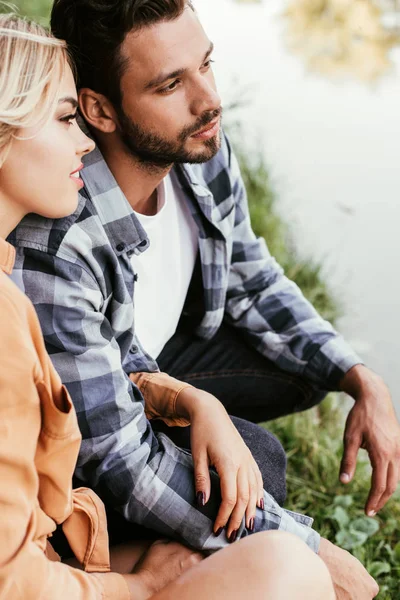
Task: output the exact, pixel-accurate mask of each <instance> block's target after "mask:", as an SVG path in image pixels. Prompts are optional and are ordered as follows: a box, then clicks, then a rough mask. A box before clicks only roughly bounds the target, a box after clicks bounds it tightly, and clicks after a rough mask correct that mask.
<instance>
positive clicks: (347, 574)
mask: <svg viewBox="0 0 400 600" xmlns="http://www.w3.org/2000/svg"><path fill="white" fill-rule="evenodd" d="M318 554H319V556H320V558H322V560H323V561H324V563H325V564H326V566H327V567H328V570H329V573H330V574H331V577H332V581H333V585H334V588H335V592H336V598H337V600H371V599H372V598H375V596H377V594H378V593H379V586H378V584H377V583H376V581H375V579H373V578H372V577H371V576H370V575H369V574H368V572H367V571H366V569H365V568H364V567H363V565H362V564H361V563H360V561H358V560H357V559H356V558H355V557H354V556H352V555H351V554H349V552H346V550H342V549H341V548H338V547H337V546H335V545H334V544H331V542H328V540H326V539H324V538H321V545H320V548H319V553H318Z"/></svg>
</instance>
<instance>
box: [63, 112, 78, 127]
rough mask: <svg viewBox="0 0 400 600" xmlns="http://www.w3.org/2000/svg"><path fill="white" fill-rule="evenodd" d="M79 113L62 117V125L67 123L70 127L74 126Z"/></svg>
mask: <svg viewBox="0 0 400 600" xmlns="http://www.w3.org/2000/svg"><path fill="white" fill-rule="evenodd" d="M76 117H77V113H73V114H70V115H65V117H61V118H60V121H61V122H62V123H67V124H68V125H73V124H74V122H75V121H76Z"/></svg>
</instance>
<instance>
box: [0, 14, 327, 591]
mask: <svg viewBox="0 0 400 600" xmlns="http://www.w3.org/2000/svg"><path fill="white" fill-rule="evenodd" d="M76 109H77V94H76V89H75V84H74V78H73V75H72V70H71V66H70V62H69V58H68V55H67V51H66V49H65V45H64V44H63V43H62V42H59V41H57V40H55V39H53V38H52V37H50V36H49V35H48V34H47V33H46V32H45V31H44V30H43V29H42V28H40V27H39V26H37V25H35V24H32V23H28V22H26V21H23V20H21V19H18V18H17V17H15V16H12V15H2V16H0V540H1V543H0V597H1V598H4V599H7V600H8V599H10V600H11V599H12V600H18V599H22V598H23V599H24V600H30V599H32V600H33V599H35V600H36V599H37V598H43V599H44V600H46V599H50V598H51V599H52V600H53V599H55V598H73V599H74V600H80V599H82V600H92V599H93V600H94V599H100V598H113V599H115V600H119V599H121V600H129V599H130V598H132V599H133V598H134V599H135V600H144V599H145V598H154V600H156V599H157V600H169V599H171V600H172V599H173V598H182V600H183V599H186V598H191V599H196V598H200V597H201V598H204V597H206V598H221V597H225V596H227V597H228V596H229V597H230V598H234V599H235V598H243V597H245V596H248V595H250V597H257V598H258V597H273V598H276V599H278V598H282V599H283V598H289V597H290V598H309V599H313V598H315V599H317V598H320V597H322V595H324V597H325V596H326V597H327V598H331V597H332V598H333V597H334V593H333V588H332V583H331V580H330V577H329V574H328V571H327V569H326V568H325V566H324V565H323V563H322V561H321V560H320V559H319V558H318V557H317V556H316V555H315V554H313V553H312V552H311V551H310V550H309V549H308V548H307V547H306V546H305V545H304V544H303V543H302V542H300V541H299V540H297V539H296V538H294V537H292V536H289V535H288V534H284V533H278V532H271V533H266V534H258V535H254V536H251V537H250V538H248V539H246V540H245V541H243V542H240V543H238V544H236V545H235V546H232V547H231V548H229V549H228V550H224V551H223V552H221V553H219V554H218V555H216V556H213V557H211V558H208V559H206V560H204V561H202V557H201V556H200V555H199V554H198V553H195V552H193V551H192V550H189V549H188V548H185V547H184V546H182V545H180V544H178V543H175V542H163V541H158V542H156V543H154V544H152V545H151V546H150V547H149V546H148V545H147V546H146V545H141V546H140V545H136V546H135V545H134V544H131V545H127V546H125V547H116V548H112V549H111V551H109V548H108V538H107V528H106V522H105V516H104V507H103V505H102V503H101V501H100V500H99V498H98V497H97V496H96V495H95V494H94V493H93V492H92V491H91V490H88V489H85V488H80V489H79V490H74V491H73V490H72V485H71V481H72V474H73V471H74V466H75V462H76V458H77V455H78V449H79V444H80V440H81V437H80V434H79V430H78V426H77V421H76V415H75V411H74V408H73V406H72V403H71V400H70V398H69V395H68V392H67V391H66V389H65V388H64V386H63V385H62V384H61V381H60V379H59V377H58V375H57V373H56V372H55V370H54V368H53V367H52V364H51V362H50V359H49V357H48V355H47V354H46V351H45V347H44V342H43V338H42V335H41V332H40V328H39V325H38V320H37V317H36V314H35V312H34V309H33V307H32V305H31V304H30V302H29V300H28V299H27V298H26V297H25V296H24V295H23V294H22V293H21V292H20V291H19V289H18V288H17V287H16V286H15V285H14V284H13V283H12V282H11V280H10V279H9V278H8V277H7V275H9V274H10V273H11V271H12V267H13V261H14V249H13V248H12V246H10V245H9V244H8V243H7V242H6V241H5V238H6V237H7V236H8V235H9V233H10V232H11V231H12V230H13V229H14V228H15V226H16V225H17V224H18V223H19V221H20V220H21V219H22V218H23V217H24V216H25V215H26V214H28V213H37V214H39V215H41V216H44V217H48V218H51V219H57V218H60V217H63V216H65V215H68V214H71V213H72V212H73V211H74V210H75V208H76V206H77V201H78V190H79V189H80V188H81V187H82V185H83V183H82V180H81V179H80V177H79V171H80V169H81V168H82V161H81V159H82V156H83V155H84V154H86V153H88V152H90V151H91V150H92V149H93V142H92V141H91V140H90V139H89V138H87V137H86V136H85V135H84V134H83V133H82V132H81V131H80V129H79V127H78V125H77V123H76ZM50 194H51V196H50ZM48 197H52V198H58V202H57V204H55V205H54V204H51V203H49V202H47V201H46V198H48ZM58 524H62V525H63V530H64V533H65V535H66V537H67V539H68V541H69V543H70V546H71V548H72V549H73V551H74V554H75V556H76V560H77V564H76V566H78V567H79V568H73V567H72V566H70V565H67V564H64V563H62V562H61V561H60V558H59V557H58V555H57V554H56V553H55V552H54V550H53V549H52V547H51V545H50V543H49V541H48V540H49V539H50V540H51V536H52V534H53V532H54V531H55V529H56V526H57V525H58ZM200 561H201V564H200V565H197V563H199V562H200ZM110 562H111V567H112V571H111V570H110ZM191 567H193V568H191ZM184 571H187V573H185V575H184V577H183V578H181V577H180V576H181V574H182V573H183V572H184ZM288 571H289V572H291V574H292V576H291V579H290V581H287V577H286V576H285V573H287V572H288ZM121 573H122V574H121ZM307 574H310V577H306V576H305V575H307ZM311 575H312V577H311Z"/></svg>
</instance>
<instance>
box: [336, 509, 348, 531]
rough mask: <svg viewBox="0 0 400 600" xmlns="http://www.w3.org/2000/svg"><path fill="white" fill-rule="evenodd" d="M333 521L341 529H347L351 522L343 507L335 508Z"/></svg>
mask: <svg viewBox="0 0 400 600" xmlns="http://www.w3.org/2000/svg"><path fill="white" fill-rule="evenodd" d="M332 519H334V520H335V521H336V522H337V523H338V525H339V528H340V529H346V527H347V525H348V524H349V522H350V518H349V515H348V514H347V512H346V511H345V509H344V508H343V507H342V506H336V507H335V510H334V511H333V514H332Z"/></svg>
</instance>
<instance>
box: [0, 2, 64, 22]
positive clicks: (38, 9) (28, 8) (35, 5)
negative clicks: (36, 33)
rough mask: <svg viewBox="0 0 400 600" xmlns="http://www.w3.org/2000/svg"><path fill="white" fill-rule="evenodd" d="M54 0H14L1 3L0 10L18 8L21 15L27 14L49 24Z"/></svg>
mask: <svg viewBox="0 0 400 600" xmlns="http://www.w3.org/2000/svg"><path fill="white" fill-rule="evenodd" d="M51 5H52V0H12V1H10V2H7V3H1V4H0V12H9V11H10V10H15V9H16V10H17V12H18V13H19V14H20V15H25V16H28V17H31V18H33V19H35V20H36V21H39V22H40V23H41V24H42V25H47V24H48V21H49V16H50V8H51Z"/></svg>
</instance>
